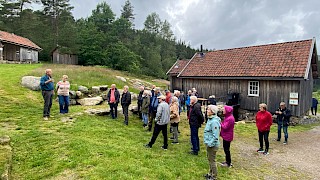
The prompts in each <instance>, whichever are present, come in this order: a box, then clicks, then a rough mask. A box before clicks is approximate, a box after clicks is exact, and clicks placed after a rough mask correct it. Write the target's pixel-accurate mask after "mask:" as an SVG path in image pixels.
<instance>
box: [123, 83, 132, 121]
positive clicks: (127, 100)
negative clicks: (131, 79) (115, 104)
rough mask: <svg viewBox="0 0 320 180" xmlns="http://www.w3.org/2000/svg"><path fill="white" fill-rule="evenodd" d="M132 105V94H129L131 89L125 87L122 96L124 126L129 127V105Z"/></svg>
mask: <svg viewBox="0 0 320 180" xmlns="http://www.w3.org/2000/svg"><path fill="white" fill-rule="evenodd" d="M130 104H131V94H130V92H129V87H128V86H124V87H123V93H122V96H121V106H122V111H123V115H124V122H123V123H124V124H125V125H127V126H128V123H129V116H128V113H129V112H128V111H129V105H130Z"/></svg>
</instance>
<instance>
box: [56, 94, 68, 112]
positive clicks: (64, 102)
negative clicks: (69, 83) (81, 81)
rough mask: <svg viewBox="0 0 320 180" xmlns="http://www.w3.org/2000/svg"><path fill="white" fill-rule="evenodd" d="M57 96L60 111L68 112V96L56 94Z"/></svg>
mask: <svg viewBox="0 0 320 180" xmlns="http://www.w3.org/2000/svg"><path fill="white" fill-rule="evenodd" d="M58 98H59V106H60V113H62V114H64V113H68V112H69V96H62V95H58Z"/></svg>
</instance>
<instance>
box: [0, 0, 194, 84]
mask: <svg viewBox="0 0 320 180" xmlns="http://www.w3.org/2000/svg"><path fill="white" fill-rule="evenodd" d="M31 4H33V5H34V4H37V6H40V7H41V8H40V9H39V8H38V9H39V10H36V9H32V7H34V6H31ZM72 9H73V7H72V6H71V5H70V3H69V0H59V1H56V0H0V30H3V31H7V32H11V33H15V34H17V35H20V36H24V37H27V38H29V39H30V40H32V41H33V42H35V43H36V44H37V45H39V46H40V47H41V48H42V49H43V50H42V51H41V52H40V54H39V60H41V61H50V60H51V57H50V56H51V51H52V50H53V49H54V48H55V47H57V46H59V47H60V50H62V51H64V52H68V53H74V54H78V56H79V63H80V64H82V65H103V66H108V67H111V68H113V69H117V70H122V71H129V72H132V73H136V74H145V75H151V76H156V77H162V78H163V77H165V73H166V71H167V70H168V69H169V68H170V67H171V66H172V64H173V63H174V62H175V61H176V60H177V59H186V58H191V57H192V56H193V54H194V53H195V50H194V49H192V48H191V47H190V45H187V44H186V43H185V42H184V41H182V40H177V39H176V38H175V36H174V34H173V32H172V30H171V25H170V24H169V22H168V21H166V20H161V19H160V17H159V15H158V14H157V13H151V14H150V15H148V16H147V17H146V20H145V22H144V29H135V26H134V19H135V13H134V7H133V5H132V4H131V3H130V1H129V0H128V1H126V2H125V4H124V5H123V6H122V10H121V16H120V17H116V15H115V13H114V12H113V11H112V9H111V7H110V6H109V5H108V4H107V3H106V2H102V3H100V4H98V5H97V7H96V8H95V9H94V10H92V14H91V15H90V16H89V17H87V18H81V19H77V20H76V19H75V18H74V17H73V15H72V12H71V11H72Z"/></svg>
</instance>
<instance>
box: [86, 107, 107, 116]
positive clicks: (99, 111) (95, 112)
mask: <svg viewBox="0 0 320 180" xmlns="http://www.w3.org/2000/svg"><path fill="white" fill-rule="evenodd" d="M85 113H87V114H90V115H98V116H104V115H108V114H110V108H106V109H88V110H86V111H85Z"/></svg>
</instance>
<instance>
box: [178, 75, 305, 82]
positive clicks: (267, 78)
mask: <svg viewBox="0 0 320 180" xmlns="http://www.w3.org/2000/svg"><path fill="white" fill-rule="evenodd" d="M179 78H182V79H208V80H209V79H212V80H220V79H221V80H275V81H280V80H292V81H300V80H305V79H304V78H303V77H249V76H246V77H209V76H179Z"/></svg>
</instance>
